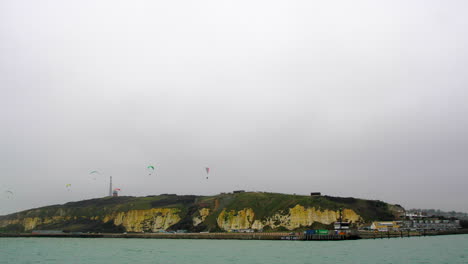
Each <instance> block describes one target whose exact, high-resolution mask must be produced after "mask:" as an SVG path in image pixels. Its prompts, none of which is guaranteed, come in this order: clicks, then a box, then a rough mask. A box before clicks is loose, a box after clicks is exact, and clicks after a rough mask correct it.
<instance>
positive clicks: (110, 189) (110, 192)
mask: <svg viewBox="0 0 468 264" xmlns="http://www.w3.org/2000/svg"><path fill="white" fill-rule="evenodd" d="M109 196H111V197H112V176H110V183H109Z"/></svg>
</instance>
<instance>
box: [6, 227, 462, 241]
mask: <svg viewBox="0 0 468 264" xmlns="http://www.w3.org/2000/svg"><path fill="white" fill-rule="evenodd" d="M451 234H468V229H459V230H452V231H410V232H408V231H392V232H373V231H355V232H352V233H349V234H345V235H304V234H299V233H287V232H271V233H221V232H220V233H127V234H126V233H0V237H80V238H146V239H234V240H351V239H379V238H397V237H420V236H437V235H451Z"/></svg>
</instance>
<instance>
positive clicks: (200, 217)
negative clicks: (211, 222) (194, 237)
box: [192, 208, 210, 226]
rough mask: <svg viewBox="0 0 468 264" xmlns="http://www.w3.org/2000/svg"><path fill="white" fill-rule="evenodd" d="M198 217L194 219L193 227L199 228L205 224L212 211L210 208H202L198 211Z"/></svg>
mask: <svg viewBox="0 0 468 264" xmlns="http://www.w3.org/2000/svg"><path fill="white" fill-rule="evenodd" d="M198 214H199V215H198V216H194V217H193V218H192V221H193V226H198V225H199V224H201V223H203V221H205V219H206V217H207V216H208V215H209V214H210V209H209V208H202V209H200V210H198Z"/></svg>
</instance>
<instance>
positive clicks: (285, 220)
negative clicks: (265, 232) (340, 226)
mask: <svg viewBox="0 0 468 264" xmlns="http://www.w3.org/2000/svg"><path fill="white" fill-rule="evenodd" d="M339 217H340V213H339V211H331V210H323V211H321V210H318V209H315V208H313V207H312V208H304V207H303V206H301V205H296V206H295V207H293V208H290V209H289V212H288V213H286V214H283V213H281V212H278V213H276V214H274V215H273V216H271V217H268V218H266V219H263V220H262V219H255V212H254V211H253V210H252V209H250V208H247V209H243V210H240V211H238V212H235V211H230V212H226V211H224V210H223V211H222V212H221V213H220V214H219V216H218V218H217V220H218V221H217V222H218V226H219V227H220V228H221V229H223V230H230V229H257V230H258V229H263V228H264V227H266V226H269V227H270V228H272V229H276V228H279V227H284V228H286V229H288V230H294V229H296V228H300V227H305V226H311V225H312V224H313V223H315V222H318V223H321V224H326V225H329V224H332V223H334V222H336V221H337V220H338V219H339ZM342 217H343V219H346V220H347V221H352V222H354V223H356V222H358V221H362V217H360V216H359V215H358V214H356V213H355V212H354V211H353V210H350V209H344V210H343V212H342Z"/></svg>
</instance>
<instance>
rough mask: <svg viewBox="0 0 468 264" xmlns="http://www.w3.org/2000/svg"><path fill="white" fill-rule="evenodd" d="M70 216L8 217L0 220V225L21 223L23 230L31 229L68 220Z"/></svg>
mask: <svg viewBox="0 0 468 264" xmlns="http://www.w3.org/2000/svg"><path fill="white" fill-rule="evenodd" d="M70 219H71V217H69V216H68V217H63V216H52V217H26V218H22V219H8V220H0V227H5V226H8V225H18V224H19V225H22V226H23V227H24V230H28V231H29V230H33V229H35V228H36V227H37V226H39V225H46V224H52V223H60V222H63V221H67V220H70Z"/></svg>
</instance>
